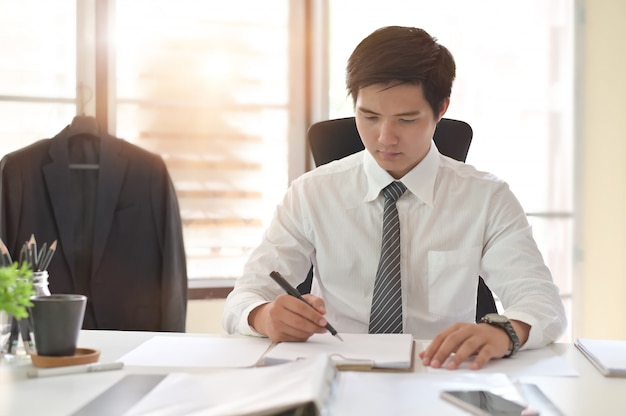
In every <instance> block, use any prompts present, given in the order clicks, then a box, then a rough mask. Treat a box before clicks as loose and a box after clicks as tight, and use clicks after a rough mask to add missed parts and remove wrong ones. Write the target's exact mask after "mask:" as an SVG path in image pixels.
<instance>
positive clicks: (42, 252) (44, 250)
mask: <svg viewBox="0 0 626 416" xmlns="http://www.w3.org/2000/svg"><path fill="white" fill-rule="evenodd" d="M47 252H48V245H47V244H46V243H45V242H44V243H43V244H42V245H41V248H40V249H39V254H38V255H37V256H36V257H37V271H41V265H42V264H43V263H42V260H43V258H44V256H45V255H46V253H47Z"/></svg>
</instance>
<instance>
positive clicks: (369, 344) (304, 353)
mask: <svg viewBox="0 0 626 416" xmlns="http://www.w3.org/2000/svg"><path fill="white" fill-rule="evenodd" d="M341 338H343V340H344V341H343V342H342V341H340V340H338V339H337V338H336V337H333V336H332V335H331V334H330V333H328V332H327V333H324V334H314V335H313V336H312V337H311V338H309V339H308V340H307V341H306V342H281V343H278V344H276V345H274V346H273V347H272V348H271V349H270V350H269V351H268V352H267V353H265V355H264V356H263V359H262V360H261V362H262V363H263V364H264V365H273V364H278V363H284V362H288V361H296V360H299V359H303V358H308V357H312V356H315V355H318V354H326V355H328V356H329V357H330V358H331V359H332V360H333V361H334V362H335V365H336V366H337V368H338V369H340V370H352V371H359V370H361V371H369V370H387V371H411V370H412V369H413V356H414V352H415V351H414V344H415V342H414V340H413V336H412V335H411V334H346V333H342V334H341Z"/></svg>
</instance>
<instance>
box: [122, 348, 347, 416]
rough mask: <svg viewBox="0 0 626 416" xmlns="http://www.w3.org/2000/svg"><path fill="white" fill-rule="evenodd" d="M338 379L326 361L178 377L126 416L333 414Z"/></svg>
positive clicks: (315, 359)
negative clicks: (328, 408)
mask: <svg viewBox="0 0 626 416" xmlns="http://www.w3.org/2000/svg"><path fill="white" fill-rule="evenodd" d="M336 377H337V369H336V368H335V366H334V365H333V363H332V361H331V360H330V358H329V357H328V356H323V355H320V356H317V357H313V358H310V359H306V360H300V361H297V362H292V363H287V364H284V365H277V366H271V367H256V368H245V369H231V370H224V371H219V372H215V373H209V374H189V373H172V374H170V375H168V376H167V377H166V378H165V379H164V380H163V381H161V383H159V385H157V386H156V387H155V388H154V389H152V390H151V391H150V392H149V393H148V394H146V395H145V396H144V397H143V398H142V399H141V400H140V401H139V402H138V403H136V404H135V405H134V406H133V407H132V408H131V409H130V410H129V411H128V412H126V413H124V416H140V415H141V416H148V415H158V416H179V415H192V414H193V415H205V416H208V415H255V416H258V415H278V414H302V415H320V414H327V411H326V409H327V406H328V405H329V400H330V399H331V397H332V394H331V393H332V390H333V388H334V387H335V380H336Z"/></svg>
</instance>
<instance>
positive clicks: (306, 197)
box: [223, 143, 566, 348]
mask: <svg viewBox="0 0 626 416" xmlns="http://www.w3.org/2000/svg"><path fill="white" fill-rule="evenodd" d="M393 180H394V178H393V177H392V176H391V175H389V174H388V173H387V172H386V171H385V170H384V169H382V168H381V167H380V166H378V164H377V163H376V161H375V160H374V158H373V157H372V156H371V155H370V154H369V152H367V151H361V152H359V153H356V154H353V155H351V156H348V157H346V158H344V159H342V160H339V161H335V162H331V163H329V164H326V165H323V166H320V167H318V168H317V169H314V170H313V171H310V172H307V173H305V174H304V175H302V176H301V177H299V178H297V179H296V180H295V181H294V182H293V183H292V185H291V186H290V188H289V189H288V190H287V192H286V194H285V196H284V199H283V201H282V203H280V204H279V205H278V207H277V209H276V212H275V216H274V218H273V220H272V222H271V224H270V226H269V227H268V229H267V231H266V232H265V234H264V236H263V239H262V242H261V244H260V245H259V246H258V247H257V248H256V249H255V250H254V251H253V252H252V254H251V256H250V258H249V259H248V261H247V263H246V265H245V267H244V273H243V275H242V276H241V277H240V278H239V279H237V281H236V283H235V287H234V290H233V291H232V292H231V293H230V294H229V296H228V298H227V300H226V304H225V309H224V315H223V326H224V328H225V329H226V330H227V331H228V332H229V333H241V334H247V335H257V333H256V332H255V331H254V330H253V329H252V328H251V327H250V326H249V325H248V314H249V313H250V311H251V310H252V309H254V308H255V307H257V306H258V305H260V304H262V303H264V302H268V301H271V300H273V299H274V298H275V297H276V296H278V295H280V294H283V293H284V292H283V291H282V289H281V288H280V287H279V286H278V285H277V284H276V283H275V282H274V281H273V280H272V279H271V278H270V277H269V273H270V272H271V271H273V270H276V271H278V272H280V273H281V274H282V275H283V276H284V277H285V279H287V280H288V281H289V282H290V283H291V284H292V285H293V286H297V285H298V284H300V283H301V282H302V281H303V280H304V278H305V277H306V276H307V273H308V271H309V268H310V266H311V262H312V263H313V264H314V266H315V276H314V280H313V286H312V290H311V293H312V294H314V295H316V296H319V297H321V298H322V299H324V302H325V305H326V310H327V313H326V318H327V320H328V322H330V323H331V324H332V325H333V326H334V327H335V329H337V331H338V332H339V333H341V332H346V333H367V332H368V326H369V315H370V308H371V303H372V295H373V290H374V280H375V278H376V269H377V266H378V261H379V258H380V251H381V241H382V217H383V205H384V196H383V195H382V192H381V190H382V189H383V188H384V187H385V186H387V185H388V184H389V183H391V182H392V181H393ZM400 180H401V181H402V183H404V185H406V187H407V188H408V189H407V192H405V194H404V195H402V196H401V197H400V198H399V199H398V201H397V203H396V206H397V208H398V214H399V217H400V228H401V235H400V243H401V274H402V306H403V321H404V322H403V327H404V332H405V333H411V334H413V336H414V337H415V338H417V339H432V338H433V337H434V336H435V335H437V334H438V333H439V332H441V331H442V330H443V329H445V328H446V327H448V326H449V325H451V324H453V323H455V322H474V320H475V314H476V293H477V288H478V276H482V277H483V279H484V280H485V283H486V284H487V286H489V288H490V289H491V290H492V291H493V292H494V293H495V294H496V295H497V296H498V297H499V298H500V300H501V302H502V305H503V307H504V309H505V311H504V314H505V315H506V316H507V317H509V319H515V320H519V321H523V322H526V323H527V324H529V325H531V331H530V336H529V339H528V341H527V342H526V344H525V346H524V348H535V347H541V346H544V345H546V344H548V343H550V342H553V341H555V340H556V339H557V338H558V337H559V336H560V335H561V334H562V332H563V330H564V329H565V326H566V318H565V310H564V308H563V303H562V302H561V299H560V297H559V291H558V288H557V287H556V286H555V285H554V283H553V282H552V276H551V274H550V271H549V270H548V268H547V267H546V265H545V263H544V261H543V259H542V256H541V254H540V252H539V250H538V249H537V245H536V243H535V241H534V239H533V236H532V230H531V227H530V225H529V224H528V221H527V219H526V215H525V213H524V210H523V209H522V207H521V206H520V204H519V202H518V200H517V199H516V198H515V196H514V195H513V193H512V192H511V191H510V189H509V187H508V185H507V184H506V183H505V182H503V181H502V180H500V179H498V178H496V177H495V176H493V175H491V174H488V173H484V172H479V171H477V170H476V169H475V168H474V167H472V166H470V165H467V164H464V163H461V162H457V161H455V160H453V159H451V158H448V157H446V156H443V155H441V154H440V153H439V151H438V150H437V148H436V146H435V144H434V143H432V145H431V148H430V151H429V153H428V154H427V156H426V157H425V158H424V159H423V160H422V161H421V162H420V163H419V164H418V165H417V166H415V168H413V169H412V170H411V171H410V172H409V173H407V174H406V175H405V176H404V177H402V178H401V179H400Z"/></svg>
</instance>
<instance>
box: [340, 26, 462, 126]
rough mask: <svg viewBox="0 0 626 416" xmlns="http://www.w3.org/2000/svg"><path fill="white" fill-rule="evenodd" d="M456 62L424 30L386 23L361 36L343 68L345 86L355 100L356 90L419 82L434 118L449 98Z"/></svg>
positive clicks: (417, 83) (354, 100) (446, 50)
mask: <svg viewBox="0 0 626 416" xmlns="http://www.w3.org/2000/svg"><path fill="white" fill-rule="evenodd" d="M455 72H456V65H455V63H454V58H453V57H452V54H451V53H450V51H448V49H446V48H445V47H444V46H442V45H440V44H439V43H437V39H436V38H434V37H432V36H430V35H429V34H428V33H427V32H426V31H424V30H422V29H418V28H415V27H402V26H387V27H383V28H380V29H378V30H376V31H374V32H373V33H372V34H370V35H369V36H368V37H366V38H365V39H363V40H362V41H361V43H359V44H358V46H357V47H356V48H355V49H354V52H352V55H350V58H349V59H348V65H347V67H346V89H347V90H348V94H350V95H351V96H352V100H353V102H354V103H356V99H357V96H358V93H359V90H360V89H361V88H364V87H368V86H370V85H373V84H388V83H390V82H394V81H396V82H399V83H409V84H415V85H421V86H422V89H423V91H424V98H426V101H427V102H428V104H429V105H430V107H431V108H432V110H433V114H435V117H436V116H437V114H439V109H440V108H441V105H442V104H443V102H444V100H445V99H446V98H449V97H450V93H451V91H452V82H453V81H454V77H455Z"/></svg>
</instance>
